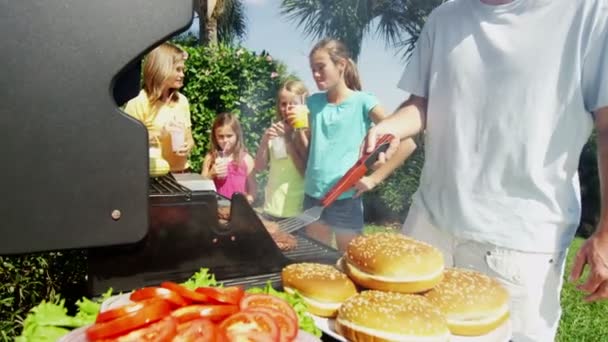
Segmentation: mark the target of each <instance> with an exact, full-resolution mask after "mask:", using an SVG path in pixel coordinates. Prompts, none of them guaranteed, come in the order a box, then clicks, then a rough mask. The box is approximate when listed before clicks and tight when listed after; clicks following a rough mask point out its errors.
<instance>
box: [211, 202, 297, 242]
mask: <svg viewBox="0 0 608 342" xmlns="http://www.w3.org/2000/svg"><path fill="white" fill-rule="evenodd" d="M217 217H218V219H219V220H220V223H223V224H226V223H228V221H230V207H219V208H218V209H217ZM261 221H262V224H263V225H264V227H265V228H266V230H267V231H268V233H270V236H271V237H272V239H273V240H274V242H275V243H276V244H277V246H278V247H279V249H280V250H282V251H290V250H293V249H295V248H296V247H297V246H298V240H296V238H295V237H294V236H293V235H291V234H288V233H285V232H282V231H280V230H279V224H278V223H276V222H272V221H268V220H265V219H261Z"/></svg>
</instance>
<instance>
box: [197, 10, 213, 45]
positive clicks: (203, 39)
mask: <svg viewBox="0 0 608 342" xmlns="http://www.w3.org/2000/svg"><path fill="white" fill-rule="evenodd" d="M215 6H216V1H214V0H200V10H199V15H198V18H199V24H198V28H199V44H201V45H216V44H217V18H216V16H215V13H213V12H214V10H215Z"/></svg>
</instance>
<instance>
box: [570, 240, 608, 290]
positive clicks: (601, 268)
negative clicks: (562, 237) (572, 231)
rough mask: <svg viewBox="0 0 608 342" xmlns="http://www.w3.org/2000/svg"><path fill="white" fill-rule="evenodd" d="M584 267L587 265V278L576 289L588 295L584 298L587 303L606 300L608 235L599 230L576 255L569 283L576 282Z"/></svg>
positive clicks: (607, 288)
mask: <svg viewBox="0 0 608 342" xmlns="http://www.w3.org/2000/svg"><path fill="white" fill-rule="evenodd" d="M586 265H589V269H590V270H589V277H588V278H587V281H586V282H585V283H584V284H581V285H579V286H578V287H577V288H578V289H579V290H581V291H584V292H587V293H588V294H589V295H588V296H587V297H585V300H586V301H588V302H594V301H597V300H602V299H608V233H606V232H605V231H600V230H599V228H598V231H597V232H596V233H595V234H593V235H592V236H591V237H590V238H589V239H587V241H585V243H584V244H583V246H582V247H581V249H580V250H579V251H578V253H576V259H575V260H574V265H573V267H572V273H571V274H570V281H572V282H576V281H578V280H579V279H580V278H581V276H582V274H583V271H584V269H585V266H586Z"/></svg>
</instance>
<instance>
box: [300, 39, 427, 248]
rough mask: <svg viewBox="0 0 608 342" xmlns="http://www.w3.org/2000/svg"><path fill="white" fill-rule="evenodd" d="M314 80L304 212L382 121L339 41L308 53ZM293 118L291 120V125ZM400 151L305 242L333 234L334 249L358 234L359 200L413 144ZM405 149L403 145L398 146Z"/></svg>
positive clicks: (327, 41) (345, 198) (356, 156)
mask: <svg viewBox="0 0 608 342" xmlns="http://www.w3.org/2000/svg"><path fill="white" fill-rule="evenodd" d="M310 65H311V68H312V74H313V78H314V80H315V82H316V84H317V87H318V88H319V90H321V91H323V92H322V93H316V94H313V95H312V96H310V97H309V98H308V100H307V105H308V109H309V111H310V118H309V121H310V130H309V133H308V134H307V135H306V136H305V137H304V138H303V140H307V139H306V138H308V141H303V142H302V144H301V145H302V146H307V149H308V160H307V164H306V173H305V197H304V209H308V208H310V207H313V206H316V205H319V203H320V199H321V198H323V196H325V194H326V193H327V192H328V190H329V189H330V188H331V187H332V186H333V185H334V184H336V182H338V180H339V179H340V178H342V176H343V175H344V174H345V173H346V171H347V170H348V169H349V168H350V167H352V166H353V165H354V164H355V162H356V161H357V160H358V159H359V154H360V148H361V144H362V143H363V141H364V138H365V136H366V134H367V131H368V130H369V129H370V128H371V126H372V124H373V123H376V122H379V121H380V120H382V119H383V118H384V117H385V113H384V110H383V109H382V107H381V106H380V105H379V104H378V100H377V98H376V97H375V96H373V95H371V94H369V93H365V92H362V91H361V82H360V80H359V74H358V71H357V67H356V65H355V63H354V61H353V60H352V59H351V58H350V55H349V53H348V50H347V49H346V47H345V45H344V44H343V43H341V42H340V41H337V40H334V39H325V40H322V41H320V42H319V43H317V44H316V45H315V46H314V48H313V49H312V51H311V53H310ZM293 118H294V115H290V122H292V123H293ZM406 143H407V146H405V148H400V149H399V152H398V153H397V156H396V157H395V158H391V160H389V161H388V162H387V163H385V164H384V165H382V166H381V167H380V168H379V169H378V170H376V171H374V172H373V173H372V174H371V175H369V176H366V177H363V178H362V179H361V180H360V181H359V183H357V185H356V186H355V188H353V190H351V191H349V192H346V193H345V194H343V195H342V196H340V197H339V199H338V200H337V201H336V202H334V204H332V205H331V206H329V207H328V208H326V209H325V210H324V211H323V214H322V215H321V220H320V221H319V222H317V223H314V224H312V225H310V226H308V227H307V228H306V232H307V234H308V235H309V236H311V237H313V238H315V239H317V240H319V241H321V242H324V243H326V244H330V243H331V240H332V234H331V233H332V231H333V232H334V233H335V234H336V242H337V245H338V249H340V250H344V249H345V248H346V246H347V245H348V243H349V242H350V240H352V239H353V238H354V237H356V236H357V235H359V234H360V233H361V232H362V230H363V203H362V200H361V198H360V196H359V195H361V194H362V193H363V192H365V191H369V190H371V189H373V188H374V187H375V186H376V185H377V184H378V183H380V182H381V181H382V180H384V178H386V177H387V176H388V174H389V173H390V172H391V171H392V170H394V169H395V168H396V167H397V166H398V165H399V164H401V163H402V162H403V160H405V158H406V157H407V155H409V154H410V153H411V152H412V151H413V150H414V149H415V147H416V145H415V144H414V142H413V141H412V140H409V141H407V142H406ZM402 145H404V144H402Z"/></svg>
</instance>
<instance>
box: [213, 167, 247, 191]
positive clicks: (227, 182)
mask: <svg viewBox="0 0 608 342" xmlns="http://www.w3.org/2000/svg"><path fill="white" fill-rule="evenodd" d="M213 182H214V183H215V188H216V189H217V193H218V194H220V195H222V196H224V197H226V198H228V199H231V198H232V194H234V193H235V192H240V193H242V194H246V193H247V164H245V162H243V161H241V163H240V164H237V163H235V162H234V161H231V162H230V164H228V174H227V175H226V178H213Z"/></svg>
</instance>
